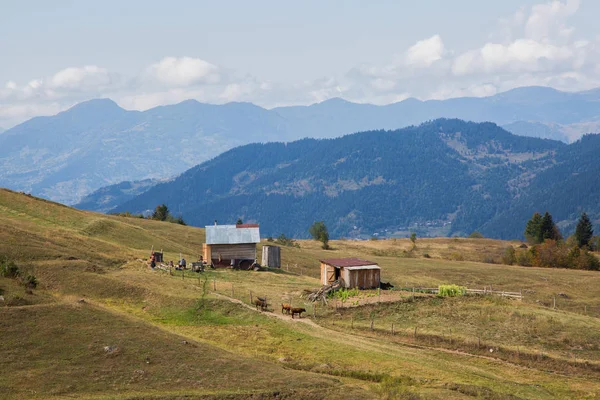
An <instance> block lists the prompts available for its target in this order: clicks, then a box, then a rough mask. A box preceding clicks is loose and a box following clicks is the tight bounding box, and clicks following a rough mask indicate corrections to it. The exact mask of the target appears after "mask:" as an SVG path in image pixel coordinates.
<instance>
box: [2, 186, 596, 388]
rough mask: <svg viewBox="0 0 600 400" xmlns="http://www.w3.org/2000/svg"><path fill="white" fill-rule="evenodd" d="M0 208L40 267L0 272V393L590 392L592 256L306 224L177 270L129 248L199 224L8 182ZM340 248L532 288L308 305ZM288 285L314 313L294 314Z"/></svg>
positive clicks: (419, 282) (445, 275) (441, 278)
mask: <svg viewBox="0 0 600 400" xmlns="http://www.w3.org/2000/svg"><path fill="white" fill-rule="evenodd" d="M0 223H1V224H2V226H4V227H6V229H4V230H3V231H2V232H1V233H0V235H1V236H0V253H1V254H5V255H8V256H9V257H11V258H12V259H14V260H15V261H17V263H18V264H19V266H20V268H21V269H22V270H23V271H26V272H27V273H32V274H34V275H35V276H36V277H37V278H38V280H39V282H40V284H39V286H38V288H37V289H34V290H33V291H27V290H26V289H25V288H24V287H23V286H21V285H19V284H18V283H17V281H16V280H13V279H7V278H0V292H1V293H0V295H2V296H3V297H4V301H0V331H2V340H1V341H0V358H2V359H3V360H8V362H7V363H6V364H5V365H8V366H9V367H8V368H4V369H3V371H4V372H3V373H2V374H0V397H2V398H15V399H16V398H24V397H25V398H70V397H73V396H76V397H80V398H119V399H137V398H140V399H141V398H157V399H158V398H161V399H163V398H168V399H180V398H211V399H213V398H214V399H221V398H223V399H224V398H227V399H246V398H252V399H267V398H273V399H275V398H277V399H282V398H294V399H295V398H307V399H335V398H340V399H341V398H353V399H354V398H356V399H360V398H388V399H393V398H401V399H404V398H411V399H418V398H423V399H425V398H426V399H429V398H433V399H448V398H450V399H454V398H456V399H467V398H486V399H519V398H522V399H530V398H539V399H550V398H596V397H597V396H598V395H599V394H600V384H599V383H598V382H600V379H599V378H600V367H599V366H600V351H599V349H598V343H600V334H599V333H598V332H600V320H599V319H598V318H599V317H600V300H598V299H600V296H599V294H600V293H599V291H600V289H599V287H600V285H599V283H600V274H597V273H592V272H587V271H573V270H545V269H534V268H523V267H508V266H503V265H498V264H490V263H482V262H481V261H485V260H487V261H488V262H489V261H490V260H493V259H494V258H496V257H500V256H501V254H502V252H503V249H504V248H505V247H506V246H507V245H508V244H509V243H508V242H501V241H491V240H475V239H474V240H467V239H457V240H454V239H428V240H424V239H418V240H417V248H416V249H415V250H413V251H411V247H412V245H411V244H410V242H409V241H408V240H406V241H404V240H396V241H393V240H389V241H366V242H365V241H363V242H355V241H334V242H332V247H333V250H330V251H324V250H321V249H320V248H319V246H318V243H315V242H311V241H301V242H299V245H300V247H299V248H296V247H284V248H283V249H282V256H283V268H282V269H281V270H279V271H267V272H248V271H232V270H217V271H207V272H205V273H203V274H194V273H191V272H187V273H186V274H181V273H180V272H176V273H175V275H170V274H169V273H168V272H165V271H161V270H156V271H152V270H150V269H149V268H148V267H147V266H146V265H145V263H143V262H140V261H139V259H141V258H146V257H147V256H148V254H149V249H150V247H151V246H152V245H154V246H155V248H164V249H165V252H166V254H167V259H169V258H173V259H176V258H177V257H178V256H179V252H182V253H183V254H184V255H185V256H186V257H187V258H188V259H194V258H195V257H197V253H198V252H199V251H200V248H201V243H202V242H203V240H204V235H203V231H202V230H200V229H197V228H191V227H184V226H179V225H176V224H169V223H161V222H156V221H147V220H141V219H135V218H122V217H112V216H103V215H98V214H94V213H89V212H82V211H77V210H73V209H70V208H67V207H63V206H60V205H57V204H55V203H51V202H47V201H42V200H39V199H36V198H32V197H28V196H24V195H21V194H17V193H14V192H10V191H6V190H0ZM263 244H264V243H263ZM515 244H516V243H515ZM425 253H426V254H428V255H429V257H431V258H424V257H423V255H424V254H425ZM342 256H360V257H363V258H368V259H372V260H373V261H376V262H378V263H379V264H380V265H381V267H382V278H383V280H384V281H391V282H392V283H394V284H395V285H396V288H400V287H413V286H416V287H419V286H420V287H432V286H436V285H438V284H441V283H455V284H461V285H465V286H468V287H473V288H482V287H483V286H490V285H492V286H493V288H494V290H496V289H499V290H511V291H520V290H522V291H523V293H524V299H523V301H515V300H506V299H501V298H494V297H462V298H438V297H435V296H433V295H426V294H417V295H415V297H414V298H413V295H412V292H411V291H401V290H393V291H389V292H382V293H381V297H380V296H379V295H378V293H377V292H376V291H365V292H362V293H361V294H360V295H358V296H355V297H352V298H350V299H347V300H346V301H345V302H344V303H342V302H341V301H335V300H331V301H330V302H329V305H327V306H324V305H321V306H319V307H317V308H316V309H314V307H313V305H312V304H308V303H306V301H305V299H303V298H302V297H301V294H302V291H303V290H304V289H310V288H315V287H318V286H319V281H318V279H317V277H318V268H319V264H318V259H319V258H324V257H328V258H329V257H342ZM446 258H454V259H455V260H462V261H451V260H447V259H446ZM559 294H560V295H559ZM251 295H252V296H267V298H268V300H269V303H270V304H271V306H270V311H268V312H263V313H261V312H257V311H256V310H255V309H253V307H250V306H249V303H250V296H251ZM555 296H556V298H557V303H556V304H557V306H556V309H554V308H553V299H554V297H555ZM379 301H381V302H379ZM280 302H292V303H293V305H294V306H301V307H305V308H306V309H307V313H306V314H305V316H304V318H302V319H300V320H298V319H294V320H291V319H290V318H289V317H287V316H282V315H281V313H280V310H278V304H279V303H280ZM371 321H373V329H371ZM392 323H393V324H394V329H395V331H394V335H392V334H391V324H392ZM415 327H417V334H416V335H415V334H414V333H415ZM490 349H491V350H492V352H490Z"/></svg>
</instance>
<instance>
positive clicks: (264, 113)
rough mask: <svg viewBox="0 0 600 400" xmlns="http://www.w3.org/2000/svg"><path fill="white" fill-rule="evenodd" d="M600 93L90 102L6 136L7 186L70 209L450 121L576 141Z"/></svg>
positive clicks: (599, 118) (3, 171)
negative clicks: (247, 154) (258, 156)
mask: <svg viewBox="0 0 600 400" xmlns="http://www.w3.org/2000/svg"><path fill="white" fill-rule="evenodd" d="M599 102H600V91H599V90H593V91H587V92H579V93H567V92H560V91H557V90H554V89H551V88H544V87H523V88H518V89H514V90H511V91H508V92H505V93H500V94H497V95H494V96H490V97H483V98H467V97H465V98H455V99H448V100H429V101H420V100H417V99H406V100H404V101H401V102H398V103H394V104H389V105H384V106H376V105H371V104H356V103H351V102H348V101H345V100H342V99H330V100H327V101H324V102H322V103H318V104H313V105H310V106H292V107H278V108H274V109H270V110H268V109H265V108H262V107H258V106H256V105H253V104H249V103H228V104H223V105H212V104H202V103H199V102H197V101H195V100H188V101H184V102H182V103H179V104H175V105H169V106H161V107H156V108H153V109H150V110H147V111H143V112H140V111H128V110H124V109H122V108H120V107H119V106H118V105H117V104H116V103H114V102H113V101H111V100H109V99H98V100H91V101H88V102H84V103H81V104H78V105H76V106H74V107H73V108H71V109H69V110H67V111H64V112H62V113H59V114H57V115H55V116H50V117H38V118H33V119H31V120H29V121H27V122H24V123H22V124H20V125H18V126H16V127H13V128H11V129H8V130H7V131H6V132H3V133H0V186H1V187H8V188H11V189H13V190H18V191H25V192H30V193H33V194H35V195H38V196H42V197H45V198H49V199H52V200H55V201H60V202H63V203H67V204H75V203H78V202H80V201H81V200H82V199H83V197H84V196H86V195H87V194H89V193H91V192H93V191H94V190H96V189H98V188H101V187H103V186H107V185H112V184H116V183H120V182H122V181H138V180H144V179H168V178H171V177H173V176H176V175H177V174H180V173H182V172H183V171H185V170H186V169H188V168H191V167H192V166H194V165H196V164H198V163H200V162H203V161H206V160H209V159H212V158H214V157H216V156H217V155H218V154H220V153H222V152H223V151H226V150H228V149H231V148H234V147H236V146H240V145H244V144H248V143H253V142H268V141H293V140H298V139H301V138H307V137H310V138H333V137H339V136H341V135H345V134H350V133H354V132H360V131H368V130H374V129H399V128H402V127H405V126H409V125H412V124H420V123H422V122H423V121H428V120H432V119H436V118H440V117H445V118H461V119H464V120H471V121H476V122H483V121H491V122H494V123H497V124H501V125H504V126H506V128H507V129H509V130H512V131H513V132H515V133H518V134H519V135H523V136H539V137H544V138H552V139H559V140H563V141H566V142H570V141H573V140H575V139H577V138H579V137H580V136H581V135H582V134H583V133H588V132H596V131H598V128H600V112H599V111H598V110H599V109H598V104H599Z"/></svg>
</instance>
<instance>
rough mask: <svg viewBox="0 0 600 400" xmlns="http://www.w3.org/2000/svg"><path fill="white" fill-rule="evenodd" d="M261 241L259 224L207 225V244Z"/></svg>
mask: <svg viewBox="0 0 600 400" xmlns="http://www.w3.org/2000/svg"><path fill="white" fill-rule="evenodd" d="M258 242H260V231H259V228H258V225H252V226H251V227H246V226H244V225H207V226H206V244H242V243H258Z"/></svg>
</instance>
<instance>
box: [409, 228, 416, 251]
mask: <svg viewBox="0 0 600 400" xmlns="http://www.w3.org/2000/svg"><path fill="white" fill-rule="evenodd" d="M410 241H411V242H412V245H413V247H412V248H413V250H414V249H416V248H417V234H416V233H415V232H413V233H411V234H410Z"/></svg>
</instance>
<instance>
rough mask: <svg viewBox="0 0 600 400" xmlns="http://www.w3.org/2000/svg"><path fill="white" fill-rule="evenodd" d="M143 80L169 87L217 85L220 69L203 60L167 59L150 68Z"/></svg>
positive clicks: (186, 58)
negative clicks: (201, 84) (203, 84)
mask: <svg viewBox="0 0 600 400" xmlns="http://www.w3.org/2000/svg"><path fill="white" fill-rule="evenodd" d="M143 75H144V76H143V78H144V79H147V80H149V81H150V82H152V83H159V84H162V85H164V86H167V87H185V86H190V85H195V84H200V83H205V84H217V83H219V81H220V75H219V69H218V68H217V67H216V66H215V65H213V64H211V63H209V62H207V61H204V60H202V59H199V58H192V57H180V58H176V57H165V58H163V59H162V60H160V61H159V62H157V63H156V64H152V65H151V66H149V67H148V68H147V69H146V71H145V74H143Z"/></svg>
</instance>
